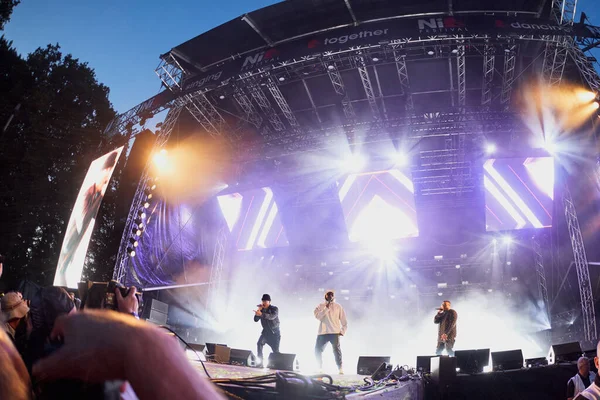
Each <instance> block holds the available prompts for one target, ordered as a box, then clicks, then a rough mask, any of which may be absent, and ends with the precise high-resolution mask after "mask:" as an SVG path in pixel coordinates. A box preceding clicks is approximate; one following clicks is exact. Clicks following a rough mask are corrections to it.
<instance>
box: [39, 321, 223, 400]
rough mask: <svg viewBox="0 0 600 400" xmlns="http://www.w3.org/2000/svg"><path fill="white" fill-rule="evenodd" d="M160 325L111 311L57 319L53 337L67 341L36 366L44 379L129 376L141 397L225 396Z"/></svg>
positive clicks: (42, 379)
mask: <svg viewBox="0 0 600 400" xmlns="http://www.w3.org/2000/svg"><path fill="white" fill-rule="evenodd" d="M166 337H167V336H165V333H164V332H163V331H161V330H160V329H159V328H157V327H154V326H152V325H151V324H148V323H146V322H143V321H139V320H137V319H135V318H132V317H131V316H127V315H125V314H122V313H117V312H113V311H108V310H88V311H84V312H81V313H75V314H71V315H68V316H62V317H60V318H58V319H57V320H56V323H55V325H54V329H53V331H52V334H51V338H53V339H57V338H62V339H63V340H64V345H63V346H62V347H61V348H60V349H58V350H56V351H55V352H54V353H52V354H51V355H50V356H48V357H46V358H44V359H42V360H40V361H39V362H37V363H36V364H35V365H34V367H33V375H34V376H35V377H36V378H37V379H38V380H39V381H41V382H44V381H51V380H57V379H77V380H82V381H86V382H102V381H106V380H126V381H128V382H129V383H130V384H131V387H132V388H133V390H134V391H135V393H136V395H137V396H138V397H139V398H140V399H141V400H146V399H150V400H153V399H161V400H162V399H167V398H173V399H223V398H224V397H223V396H222V395H221V394H220V393H219V391H218V390H217V389H216V387H215V386H214V385H213V384H212V383H211V382H210V381H208V380H206V379H203V378H202V376H201V375H200V374H199V372H198V371H197V370H196V369H195V368H194V367H193V366H192V365H191V364H190V363H189V362H188V360H187V358H186V356H185V354H184V352H183V351H182V350H181V348H180V347H179V345H178V344H177V342H176V341H175V340H166V339H165V338H166Z"/></svg>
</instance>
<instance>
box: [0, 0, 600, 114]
mask: <svg viewBox="0 0 600 400" xmlns="http://www.w3.org/2000/svg"><path fill="white" fill-rule="evenodd" d="M306 1H308V0H306ZM597 1H598V0H580V1H579V5H578V7H577V8H578V10H579V11H585V12H586V13H587V14H588V15H589V16H590V18H591V20H592V23H593V24H594V25H600V10H599V9H598V8H599V7H597V4H594V3H596V2H597ZM276 2H277V1H273V0H222V1H213V0H196V1H192V0H174V1H171V2H158V1H141V0H103V1H101V2H93V1H90V0H59V1H47V0H23V1H22V3H21V4H20V5H18V6H17V7H16V8H15V11H14V13H13V15H12V18H11V22H10V23H9V24H8V25H7V26H6V28H5V35H6V37H7V38H8V39H10V40H12V41H13V42H14V46H15V47H16V48H17V50H18V51H19V52H20V53H22V54H27V53H30V52H31V51H33V50H35V49H36V48H37V47H40V46H45V45H46V44H48V43H59V44H60V45H61V47H62V49H63V52H65V53H71V54H73V56H75V57H77V58H79V59H80V60H82V61H87V62H88V63H89V64H90V66H91V67H92V68H94V69H95V70H96V75H97V77H98V80H99V81H100V82H102V83H104V84H105V85H107V86H108V87H109V88H110V90H111V93H110V100H111V102H112V103H113V105H114V107H115V109H116V110H117V111H118V112H125V111H127V110H128V109H129V108H131V107H133V106H135V105H136V104H138V103H140V102H141V101H143V100H145V99H147V98H149V97H151V96H153V95H154V94H156V93H157V92H158V90H159V88H160V81H159V79H158V78H157V77H156V75H155V73H154V69H155V68H156V66H157V65H158V62H159V59H158V56H159V55H160V54H162V53H165V52H166V51H168V50H169V49H171V48H172V47H174V46H176V45H178V44H180V43H183V42H184V41H186V40H189V39H191V38H193V37H194V36H197V35H199V34H200V33H202V32H204V31H206V30H209V29H211V28H213V27H215V26H217V25H220V24H222V23H223V22H226V21H228V20H230V19H232V18H235V17H238V16H240V15H242V14H244V13H245V12H248V11H252V10H255V9H257V8H261V7H264V6H267V5H270V4H273V3H276ZM579 11H578V14H579ZM597 57H598V58H599V59H600V55H598V56H597Z"/></svg>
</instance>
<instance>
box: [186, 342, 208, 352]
mask: <svg viewBox="0 0 600 400" xmlns="http://www.w3.org/2000/svg"><path fill="white" fill-rule="evenodd" d="M188 346H190V349H192V350H194V351H195V352H196V353H198V354H206V346H205V345H203V344H200V343H188Z"/></svg>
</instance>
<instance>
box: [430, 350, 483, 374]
mask: <svg viewBox="0 0 600 400" xmlns="http://www.w3.org/2000/svg"><path fill="white" fill-rule="evenodd" d="M454 356H455V357H456V366H457V367H458V368H459V372H461V373H464V374H476V373H479V372H483V367H487V366H488V365H490V349H477V350H457V351H455V352H454ZM431 370H432V371H433V367H432V369H431Z"/></svg>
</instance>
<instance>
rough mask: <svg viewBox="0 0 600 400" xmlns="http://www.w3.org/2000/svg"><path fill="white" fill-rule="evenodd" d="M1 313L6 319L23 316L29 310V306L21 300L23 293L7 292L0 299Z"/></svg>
mask: <svg viewBox="0 0 600 400" xmlns="http://www.w3.org/2000/svg"><path fill="white" fill-rule="evenodd" d="M0 307H1V308H2V314H3V315H4V317H5V318H6V320H7V321H10V320H13V319H17V318H23V317H24V316H25V315H27V313H28V312H29V307H27V304H26V303H25V300H23V295H22V294H21V293H18V292H8V293H6V294H5V295H4V297H2V300H0Z"/></svg>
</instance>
